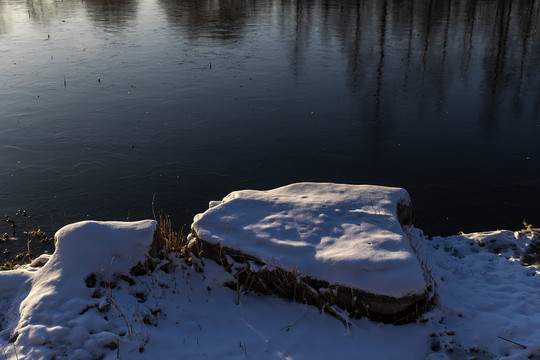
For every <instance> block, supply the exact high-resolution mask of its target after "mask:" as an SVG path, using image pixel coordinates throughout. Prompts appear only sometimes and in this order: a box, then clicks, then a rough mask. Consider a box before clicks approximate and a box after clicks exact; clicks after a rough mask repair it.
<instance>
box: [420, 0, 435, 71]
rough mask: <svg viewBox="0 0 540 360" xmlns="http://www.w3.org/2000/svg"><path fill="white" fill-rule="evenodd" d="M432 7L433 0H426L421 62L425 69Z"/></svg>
mask: <svg viewBox="0 0 540 360" xmlns="http://www.w3.org/2000/svg"><path fill="white" fill-rule="evenodd" d="M432 8H433V1H432V0H428V9H427V18H426V19H425V20H424V24H425V27H424V34H423V35H424V48H423V49H422V50H423V52H422V62H423V63H424V70H426V58H427V52H428V49H429V37H430V34H431V21H432V19H431V11H432Z"/></svg>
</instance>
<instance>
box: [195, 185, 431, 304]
mask: <svg viewBox="0 0 540 360" xmlns="http://www.w3.org/2000/svg"><path fill="white" fill-rule="evenodd" d="M398 204H402V205H408V204H410V199H409V194H408V193H407V191H405V190H404V189H400V188H390V187H382V186H371V185H343V184H331V183H298V184H292V185H288V186H284V187H280V188H277V189H273V190H269V191H254V190H244V191H235V192H233V193H231V194H229V195H227V196H226V197H225V198H224V199H223V201H221V202H215V201H214V202H212V203H211V208H210V209H209V210H208V211H206V212H205V213H203V214H199V215H197V216H196V217H195V220H194V223H193V225H192V228H193V229H194V230H195V231H196V233H197V235H198V236H199V237H200V238H202V239H203V240H206V241H209V242H212V243H220V244H222V245H223V246H227V247H230V248H234V249H240V250H242V251H243V252H245V253H247V254H250V255H253V256H256V257H258V258H259V259H261V260H262V261H265V262H267V263H270V264H271V265H276V266H279V267H281V268H284V269H286V270H289V271H290V270H292V269H293V268H296V269H297V270H298V271H299V272H300V273H302V274H303V275H308V276H311V277H313V278H316V279H320V280H326V281H328V282H330V283H338V284H341V285H346V286H349V287H353V288H357V289H360V290H364V291H367V292H371V293H373V294H378V295H387V296H392V297H396V298H399V297H403V296H407V295H420V294H423V293H425V291H426V283H425V280H424V275H423V272H422V268H421V267H420V264H419V263H418V261H417V258H416V255H415V254H414V252H413V251H412V249H411V247H410V245H409V240H408V238H407V236H406V234H405V232H404V231H403V229H402V227H401V225H400V223H399V221H398V216H397V206H398Z"/></svg>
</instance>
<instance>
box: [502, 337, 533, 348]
mask: <svg viewBox="0 0 540 360" xmlns="http://www.w3.org/2000/svg"><path fill="white" fill-rule="evenodd" d="M497 337H498V338H499V339H502V340H504V341H508V342H509V343H512V344H514V345H517V346H519V347H520V348H522V349H526V348H527V347H526V346H525V345H521V344H518V343H517V342H515V341H512V340H508V339H505V338H503V337H502V336H497Z"/></svg>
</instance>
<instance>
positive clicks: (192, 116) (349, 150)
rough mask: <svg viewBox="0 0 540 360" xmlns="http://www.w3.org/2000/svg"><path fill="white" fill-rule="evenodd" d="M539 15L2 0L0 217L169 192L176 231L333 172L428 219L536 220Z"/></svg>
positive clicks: (248, 1) (111, 205)
mask: <svg viewBox="0 0 540 360" xmlns="http://www.w3.org/2000/svg"><path fill="white" fill-rule="evenodd" d="M539 12H540V0H530V1H521V0H499V1H475V0H469V1H448V0H444V1H443V0H422V1H420V0H408V1H397V0H396V1H391V0H373V1H344V0H341V1H338V0H324V1H323V0H321V1H302V0H298V1H284V0H282V1H277V0H276V1H271V0H267V1H260V0H257V1H256V0H244V1H241V0H228V1H225V0H222V1H220V0H213V1H211V0H196V1H195V0H189V1H180V0H139V1H136V0H117V1H113V0H107V1H104V0H82V1H81V0H77V1H75V0H73V1H71V0H63V1H56V0H41V1H40V0H34V1H31V0H28V1H21V0H0V70H1V71H0V211H1V213H0V214H2V215H3V214H8V215H10V216H13V217H14V219H15V220H16V221H18V223H19V224H20V225H19V226H18V227H17V231H18V234H19V235H18V236H19V237H20V238H22V237H23V236H22V232H21V231H20V230H22V228H23V227H24V226H23V223H24V221H23V218H22V217H21V216H19V217H17V216H15V212H16V211H17V209H26V210H27V211H28V213H29V214H31V215H32V219H31V221H30V223H29V227H33V228H38V227H40V228H41V229H42V230H45V231H46V232H48V233H49V234H50V235H52V234H53V233H54V231H55V230H57V229H58V228H59V227H61V226H62V225H65V224H67V223H70V222H74V221H78V220H84V219H98V220H104V219H109V220H121V219H126V218H127V217H129V218H130V219H133V220H135V219H141V218H147V217H150V216H151V203H152V196H153V194H156V208H157V209H160V208H163V209H165V210H166V211H167V213H169V214H170V215H171V217H172V220H173V223H174V224H175V226H177V227H178V228H180V226H181V225H182V224H185V226H186V227H188V226H189V224H190V223H191V219H192V217H193V215H194V214H195V213H197V212H200V211H203V210H205V209H206V208H207V203H208V201H209V200H216V199H220V198H222V197H223V196H224V195H226V194H227V193H229V192H230V191H233V190H237V189H246V188H251V189H269V188H273V187H277V186H281V185H285V184H287V183H291V182H297V181H333V182H344V183H355V184H365V183H368V184H380V185H391V186H400V187H404V188H406V189H407V190H409V192H410V194H411V197H412V198H413V201H414V204H415V208H416V211H417V220H418V226H419V227H421V228H423V229H424V230H425V231H426V232H427V233H430V234H441V235H443V234H451V233H456V232H458V231H460V230H462V231H466V232H467V231H477V230H488V229H489V230H490V229H496V228H509V229H518V228H520V227H521V226H522V225H521V223H522V221H523V220H526V221H528V222H530V223H533V225H536V226H538V225H537V224H539V223H540V206H539V204H538V202H539V200H540V145H539V142H538V141H539V139H540V34H537V28H538V26H539ZM538 30H540V29H538ZM0 231H1V232H2V233H3V232H10V231H11V228H10V226H9V223H7V222H5V223H4V225H3V227H2V228H0ZM15 243H16V242H15V241H10V242H8V244H7V245H5V246H6V247H8V248H10V249H11V248H13V247H14V246H15V245H14V244H15Z"/></svg>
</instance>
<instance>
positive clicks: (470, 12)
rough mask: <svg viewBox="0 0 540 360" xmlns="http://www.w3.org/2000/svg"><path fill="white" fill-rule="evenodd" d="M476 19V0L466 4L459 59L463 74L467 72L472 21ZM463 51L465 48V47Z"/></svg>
mask: <svg viewBox="0 0 540 360" xmlns="http://www.w3.org/2000/svg"><path fill="white" fill-rule="evenodd" d="M475 18H476V0H469V1H468V3H467V25H466V26H465V35H464V38H463V57H462V59H461V68H462V69H463V72H464V73H467V72H468V71H469V64H470V62H471V54H472V50H473V34H474V20H475ZM467 45H468V47H467V49H465V46H467Z"/></svg>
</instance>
